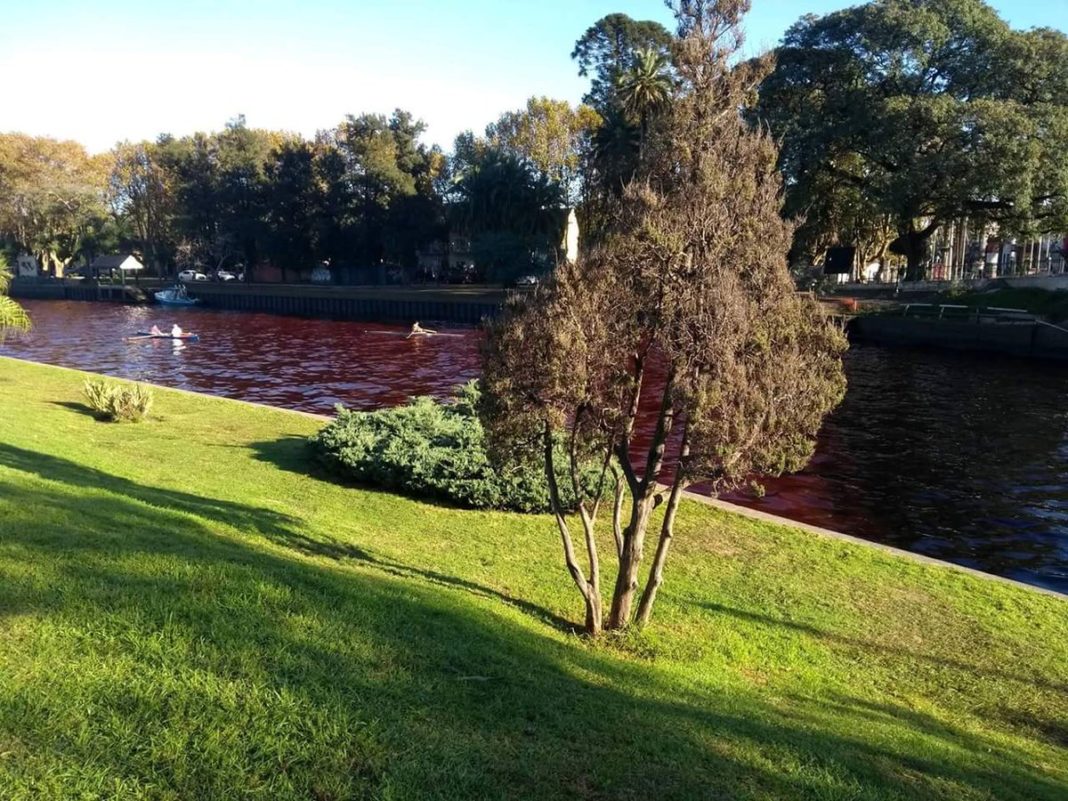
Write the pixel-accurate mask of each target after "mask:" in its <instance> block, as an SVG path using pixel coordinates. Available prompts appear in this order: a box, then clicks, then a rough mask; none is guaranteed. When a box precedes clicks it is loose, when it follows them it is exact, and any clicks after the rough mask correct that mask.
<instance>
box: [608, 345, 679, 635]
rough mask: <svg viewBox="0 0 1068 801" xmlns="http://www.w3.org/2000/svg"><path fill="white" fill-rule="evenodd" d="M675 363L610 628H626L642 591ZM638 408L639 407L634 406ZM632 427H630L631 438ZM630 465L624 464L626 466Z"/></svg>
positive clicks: (633, 515)
mask: <svg viewBox="0 0 1068 801" xmlns="http://www.w3.org/2000/svg"><path fill="white" fill-rule="evenodd" d="M675 369H676V368H675V366H674V365H672V368H671V370H670V371H669V372H668V376H667V379H666V381H665V382H664V387H663V389H662V394H661V396H660V411H659V414H658V415H657V420H656V430H655V432H654V433H653V440H652V442H651V443H650V445H649V451H648V454H647V456H646V460H645V473H644V475H643V476H642V478H641V480H640V481H639V482H637V486H636V487H632V492H631V507H630V509H631V511H630V522H629V523H628V524H627V527H626V529H624V531H623V551H622V554H621V555H620V557H619V573H618V574H617V575H616V585H615V589H614V590H613V592H612V608H611V611H610V612H609V615H608V628H610V629H622V628H625V627H626V626H627V625H628V624H629V623H630V620H631V608H632V607H633V606H634V595H635V593H636V592H637V590H638V568H639V567H641V562H642V551H643V549H644V547H645V532H646V530H647V529H648V528H649V516H650V515H651V514H652V511H653V509H654V508H656V505H657V477H658V476H659V475H660V469H661V467H663V464H664V450H665V448H666V446H667V440H668V437H669V436H670V434H671V427H672V424H673V423H674V420H675V410H674V407H673V406H672V400H671V396H672V392H673V390H674V387H675V377H676V373H675ZM633 408H634V409H636V408H637V406H634V407H633ZM630 430H632V429H630V428H628V429H627V431H628V433H627V438H628V439H629V432H630ZM629 453H630V449H629V447H628V443H627V442H624V447H623V449H622V450H621V452H620V459H621V461H622V460H623V459H625V458H628V457H629ZM626 467H627V466H626V465H624V468H626Z"/></svg>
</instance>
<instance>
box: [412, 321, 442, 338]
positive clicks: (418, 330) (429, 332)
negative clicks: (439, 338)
mask: <svg viewBox="0 0 1068 801" xmlns="http://www.w3.org/2000/svg"><path fill="white" fill-rule="evenodd" d="M436 333H437V331H435V330H434V329H432V328H423V326H421V325H419V321H418V320H416V321H415V322H414V323H412V330H411V331H410V332H408V336H406V337H405V339H411V338H412V337H419V336H423V337H429V336H433V335H434V334H436Z"/></svg>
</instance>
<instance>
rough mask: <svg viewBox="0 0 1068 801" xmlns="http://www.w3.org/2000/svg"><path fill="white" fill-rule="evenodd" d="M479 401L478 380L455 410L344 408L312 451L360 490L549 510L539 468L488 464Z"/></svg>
mask: <svg viewBox="0 0 1068 801" xmlns="http://www.w3.org/2000/svg"><path fill="white" fill-rule="evenodd" d="M478 400H479V390H478V385H477V384H476V383H475V382H473V381H472V382H470V383H468V384H466V385H464V386H463V387H460V388H458V390H457V393H456V396H455V397H454V399H453V400H452V402H451V403H440V402H438V401H436V400H434V399H433V398H429V397H421V398H414V399H413V400H412V401H411V402H410V403H409V404H408V405H406V406H401V407H398V408H394V409H380V410H377V411H373V412H359V411H352V410H350V409H344V408H340V407H339V408H338V413H337V418H336V419H335V420H334V421H333V422H331V423H330V424H328V425H327V426H326V427H325V428H324V429H323V430H322V431H320V432H319V433H318V434H316V435H315V436H314V437H312V439H311V443H312V447H313V449H314V451H315V453H316V454H317V456H318V458H319V462H320V463H321V464H322V465H324V466H325V467H326V468H327V469H328V470H329V471H330V472H331V473H334V474H336V475H339V476H341V477H343V478H346V479H349V480H351V481H355V482H357V483H360V484H369V485H371V486H375V487H382V488H384V489H390V490H396V491H399V492H402V493H404V494H406V495H412V496H415V497H421V498H432V499H435V500H443V501H447V502H450V503H454V504H457V505H458V506H464V507H469V508H474V509H507V510H511V511H518V512H543V511H546V510H548V508H549V494H548V489H547V486H546V481H545V474H544V473H543V472H542V470H541V467H540V465H539V464H538V463H537V462H535V463H534V464H533V465H529V464H521V463H520V464H513V465H511V466H509V467H507V468H504V467H498V466H496V465H494V464H493V463H492V462H491V461H490V458H489V455H488V454H487V451H486V441H485V434H484V433H483V429H482V423H481V422H480V420H479V418H478V414H477V412H476V407H477V404H478ZM589 480H591V481H592V480H594V475H593V474H592V473H591V475H590V478H589ZM572 499H573V494H570V495H569V497H568V499H567V500H565V503H572V504H573V500H572Z"/></svg>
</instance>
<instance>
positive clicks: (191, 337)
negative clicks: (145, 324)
mask: <svg viewBox="0 0 1068 801" xmlns="http://www.w3.org/2000/svg"><path fill="white" fill-rule="evenodd" d="M126 339H127V341H129V340H135V339H180V340H183V341H184V342H198V341H199V340H200V336H199V335H197V334H182V335H180V336H174V335H173V334H166V333H165V334H153V333H152V332H151V331H138V332H137V336H133V337H126Z"/></svg>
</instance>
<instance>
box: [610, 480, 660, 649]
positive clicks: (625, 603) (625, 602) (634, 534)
mask: <svg viewBox="0 0 1068 801" xmlns="http://www.w3.org/2000/svg"><path fill="white" fill-rule="evenodd" d="M654 505H655V503H654V498H653V496H652V495H648V496H639V497H636V498H634V499H633V500H632V501H631V514H630V524H629V525H628V526H627V528H626V529H625V530H624V532H623V553H622V555H621V556H620V557H619V573H618V574H617V575H616V586H615V589H614V590H613V592H612V608H611V611H610V612H609V613H608V628H610V629H622V628H625V627H626V626H627V624H628V623H630V617H631V607H633V605H634V594H635V592H636V591H637V589H638V568H639V567H640V566H641V563H642V550H643V548H644V547H645V531H646V529H647V528H648V527H649V515H650V514H651V513H652V511H653V506H654Z"/></svg>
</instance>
